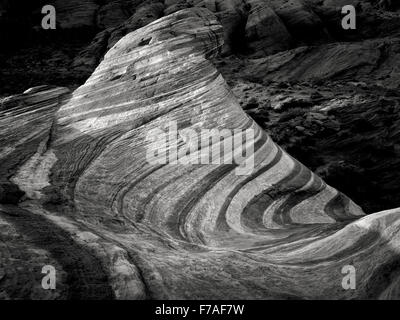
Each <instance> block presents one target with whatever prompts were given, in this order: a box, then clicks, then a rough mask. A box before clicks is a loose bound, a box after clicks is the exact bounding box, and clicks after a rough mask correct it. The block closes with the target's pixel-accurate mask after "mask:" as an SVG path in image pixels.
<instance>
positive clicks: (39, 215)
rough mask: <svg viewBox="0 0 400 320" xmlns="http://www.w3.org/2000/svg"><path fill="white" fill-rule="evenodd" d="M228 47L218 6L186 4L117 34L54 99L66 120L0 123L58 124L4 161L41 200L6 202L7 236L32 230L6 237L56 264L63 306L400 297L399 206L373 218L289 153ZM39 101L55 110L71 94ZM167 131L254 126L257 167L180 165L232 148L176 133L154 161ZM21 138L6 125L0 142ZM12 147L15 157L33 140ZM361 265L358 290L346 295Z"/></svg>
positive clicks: (6, 117) (23, 115) (34, 261)
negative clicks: (68, 302) (273, 134)
mask: <svg viewBox="0 0 400 320" xmlns="http://www.w3.org/2000/svg"><path fill="white" fill-rule="evenodd" d="M223 41H224V32H223V29H222V27H221V25H220V24H219V22H218V21H217V20H216V18H215V17H214V16H213V15H212V14H210V13H209V11H207V10H205V9H199V8H197V9H191V10H182V11H178V12H176V13H174V14H171V15H169V16H167V17H165V18H162V19H159V20H157V21H155V22H153V23H151V24H149V25H147V26H146V27H144V28H142V29H139V30H138V31H136V32H133V33H130V34H128V35H127V36H125V37H124V38H122V39H121V40H120V41H118V42H117V43H116V44H115V46H114V47H113V48H112V49H111V50H110V51H109V52H108V53H107V54H106V55H105V57H104V59H103V61H102V62H101V63H100V65H99V66H98V67H97V69H96V70H95V71H94V73H93V74H92V75H91V77H90V78H89V79H88V80H87V81H86V83H85V84H84V85H82V86H81V87H80V88H78V89H77V90H76V91H74V92H73V93H72V94H71V95H68V96H66V97H64V98H63V100H62V101H60V100H59V99H58V98H57V100H56V102H55V103H54V104H50V105H51V106H54V107H56V105H59V106H60V108H59V110H58V111H57V112H56V113H54V112H53V111H54V110H53V109H52V111H51V112H50V111H49V114H47V113H45V114H44V115H42V113H41V109H42V108H40V107H39V108H38V106H37V105H34V104H30V107H29V110H25V109H19V108H15V109H13V111H11V112H9V113H3V114H1V118H0V121H2V122H3V123H7V122H8V121H11V119H15V120H14V121H16V122H15V127H17V126H21V125H23V124H27V125H28V129H29V128H32V126H34V124H30V123H29V121H30V120H29V119H30V117H33V118H35V119H40V121H44V122H45V123H44V124H43V125H44V126H45V127H46V128H47V129H46V130H47V131H45V130H44V128H43V130H41V132H43V134H44V135H47V140H45V144H40V143H39V144H37V143H36V144H33V143H29V145H30V146H31V147H34V148H36V150H30V151H29V154H28V155H26V156H25V159H24V161H22V160H19V161H17V162H15V163H13V164H12V165H10V166H9V169H8V168H7V170H8V171H9V172H10V173H11V175H10V178H9V181H12V182H13V183H14V184H15V185H17V186H19V187H20V189H21V190H24V191H25V193H26V197H27V198H30V199H35V200H31V201H25V202H23V203H20V204H19V208H17V207H16V206H12V205H8V206H4V205H3V206H1V207H0V218H1V219H2V220H4V223H3V224H1V225H2V226H3V225H4V226H6V227H4V228H0V233H1V234H2V235H3V234H8V235H9V236H8V237H9V238H10V237H12V235H13V234H22V235H23V236H24V237H26V241H22V243H21V242H18V243H16V244H9V242H6V243H7V244H8V245H9V246H12V245H15V246H17V245H18V246H19V248H21V250H22V251H21V252H27V251H29V248H30V247H32V248H40V249H41V250H36V251H35V255H32V254H31V255H29V256H28V258H27V259H26V261H27V262H26V263H27V264H30V265H31V266H35V267H36V268H37V267H38V265H40V263H43V259H44V257H47V256H49V255H50V256H51V257H52V259H54V260H55V261H53V262H52V263H54V264H56V265H57V266H58V267H59V268H60V269H62V272H63V274H64V275H65V276H63V277H62V279H61V280H60V281H61V284H62V286H63V288H64V291H62V293H61V298H66V297H71V296H72V297H73V296H74V295H75V296H78V297H83V298H85V297H86V296H87V297H89V298H107V297H108V298H109V297H116V298H135V299H140V298H153V299H159V298H178V299H180V298H182V299H188V298H192V299H193V298H197V299H198V298H208V299H210V298H213V299H214V298H220V299H235V298H236V299H237V298H242V299H243V298H247V299H251V298H256V299H263V298H284V299H287V298H325V299H326V298H330V299H357V298H398V265H399V264H398V258H397V253H396V252H397V249H396V248H397V247H398V242H399V234H400V233H399V228H400V219H399V210H393V211H388V212H383V213H377V214H373V215H369V216H366V217H364V216H363V212H362V210H361V209H360V208H359V207H358V206H357V205H356V204H355V203H353V201H351V200H350V199H348V198H347V197H346V196H345V195H343V194H342V193H340V192H338V191H337V190H335V189H334V188H332V187H330V186H329V185H327V184H326V183H325V182H324V181H322V180H321V179H320V178H319V177H318V176H317V175H315V174H314V173H312V172H311V171H310V170H308V169H307V168H306V167H304V166H303V165H302V164H301V163H299V162H298V161H296V160H295V159H293V158H292V157H290V156H289V155H288V154H287V153H286V152H285V151H284V150H282V149H281V148H280V147H279V146H278V145H276V144H275V143H274V142H273V141H272V139H271V138H270V137H269V136H268V135H267V134H266V133H265V132H264V131H263V130H262V129H261V128H260V127H259V126H258V125H257V124H256V123H255V122H254V121H253V120H252V119H251V118H249V117H248V116H247V115H246V114H245V113H244V112H243V111H242V109H241V107H240V105H239V103H238V102H237V100H236V98H235V97H234V95H233V93H232V92H231V90H230V88H229V86H228V85H227V84H226V82H225V80H224V78H223V77H222V76H221V74H220V73H219V72H218V70H217V69H216V68H215V67H214V65H213V64H212V62H211V58H213V57H214V56H215V55H217V54H218V53H219V52H220V51H221V49H222V46H223ZM41 93H42V95H43V98H41V101H43V100H49V99H51V97H53V98H54V96H57V97H58V94H59V93H60V91H50V93H49V92H43V91H41ZM55 93H56V94H55ZM34 95H35V94H34V93H31V95H28V96H27V97H25V98H26V101H29V99H31V97H32V96H34ZM65 99H66V100H65ZM45 105H46V106H50V105H49V104H48V103H47V102H46V104H45ZM44 110H45V111H46V110H47V108H44ZM50 114H51V115H54V121H53V122H52V121H49V119H50ZM18 115H19V117H18ZM18 119H19V120H18ZM46 121H47V122H46ZM169 123H176V126H177V128H178V129H179V130H186V132H188V131H187V130H192V131H191V132H200V133H201V132H202V130H205V129H218V130H220V131H222V130H227V131H228V132H231V131H235V130H236V131H238V130H239V131H243V130H252V132H253V133H254V141H252V142H251V143H250V144H249V143H248V142H246V143H245V144H244V143H239V144H234V148H233V150H231V151H232V153H233V154H238V153H239V152H240V153H242V152H243V149H245V150H247V149H248V148H250V147H252V148H253V149H254V155H253V154H252V156H250V158H251V160H252V161H253V163H254V166H253V167H252V168H251V169H252V170H251V171H250V172H246V174H245V175H240V174H237V173H238V172H237V169H238V166H240V164H243V162H242V163H225V162H223V160H222V159H221V158H218V157H217V158H216V159H214V160H219V162H220V163H221V164H218V163H215V162H212V163H211V164H186V165H185V164H182V163H181V162H180V161H179V160H182V159H183V158H185V159H187V157H188V156H189V157H190V156H192V157H193V158H195V159H196V157H197V156H198V154H199V153H200V154H201V153H202V151H204V150H210V149H212V150H214V149H215V148H219V147H220V141H218V142H215V141H213V142H211V143H206V144H203V145H200V146H199V147H198V148H197V149H195V150H193V149H190V150H189V151H188V150H186V149H185V148H184V145H183V142H184V141H185V140H184V139H183V138H182V139H181V140H179V137H178V136H176V137H175V138H177V139H178V140H176V141H177V143H174V141H175V140H173V141H172V142H171V140H169V143H166V144H165V145H163V144H161V146H163V147H165V149H166V150H164V152H165V153H167V154H173V152H176V154H177V155H178V158H175V160H176V161H175V163H167V164H165V163H162V162H160V163H152V162H149V161H148V153H149V150H150V151H151V150H152V149H151V148H153V146H154V145H153V144H152V143H151V141H149V139H148V138H149V133H151V132H160V130H161V131H165V130H166V129H167V128H166V127H168V124H169ZM50 128H51V130H50ZM28 129H26V130H28ZM38 130H39V129H38ZM13 132H15V129H14V128H13V127H12V126H7V127H5V129H3V127H2V136H1V139H2V140H5V139H6V138H7V137H10V136H11V135H12V133H13ZM225 132H226V131H225ZM25 134H26V133H25ZM34 136H38V141H43V138H44V136H42V135H41V134H39V133H37V135H36V134H35V135H34ZM150 137H151V136H150ZM26 139H27V138H26ZM13 141H14V140H12V141H11V142H10V144H11V146H10V147H9V148H14V146H15V145H18V143H20V142H21V139H18V138H16V140H15V142H13ZM26 141H30V140H26ZM153 142H154V141H153ZM156 142H157V141H156ZM157 145H159V144H157ZM210 147H211V148H210ZM35 151H36V152H35ZM153 151H154V150H153ZM181 151H182V152H181ZM161 153H162V152H161ZM1 157H2V159H1V160H3V158H4V155H3V154H2V155H1ZM38 158H41V159H42V160H41V161H37V159H38ZM247 160H249V158H245V159H244V160H243V161H244V163H247V162H246V161H247ZM217 162H218V161H217ZM42 163H45V165H41V164H42ZM2 169H3V166H2ZM35 177H41V180H42V181H45V182H46V183H39V184H38V183H36V181H37V180H36V179H32V178H35ZM55 198H57V199H58V200H57V201H54V199H55ZM43 228H45V229H43ZM38 230H42V231H41V232H36V231H38ZM43 230H46V231H48V232H49V235H48V234H46V232H44V231H43ZM24 239H25V238H24ZM60 250H68V251H67V256H65V255H63V254H60ZM10 252H11V251H10ZM68 254H71V257H69V256H68ZM85 254H86V256H85ZM84 256H85V259H84V260H82V259H83V257H84ZM1 257H2V259H3V261H2V262H3V263H4V259H6V258H3V255H2V256H1ZM79 261H80V262H79ZM348 265H350V266H354V268H355V270H356V275H357V278H356V279H357V281H356V284H357V288H356V290H345V289H344V288H343V286H342V281H343V277H344V275H343V274H342V273H341V272H342V270H343V268H344V267H345V266H348ZM89 266H90V268H93V272H92V274H87V273H85V272H86V271H87V269H88V268H89ZM3 272H6V273H7V272H11V274H12V275H13V277H18V276H19V275H17V274H15V272H14V273H13V272H12V271H9V270H8V269H7V270H5V271H3ZM28 283H30V284H32V286H34V285H37V284H36V283H35V281H34V280H32V279H30V278H29V277H28ZM96 289H97V290H98V291H97V292H98V293H97V296H96V293H95V292H96ZM2 290H3V293H2V294H3V296H11V297H12V296H13V295H17V294H15V291H14V289H12V288H11V287H7V286H6V287H5V288H4V289H2ZM39 298H46V297H43V296H40V294H39ZM47 298H48V297H47ZM53 298H54V297H53ZM59 298H60V297H59Z"/></svg>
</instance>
